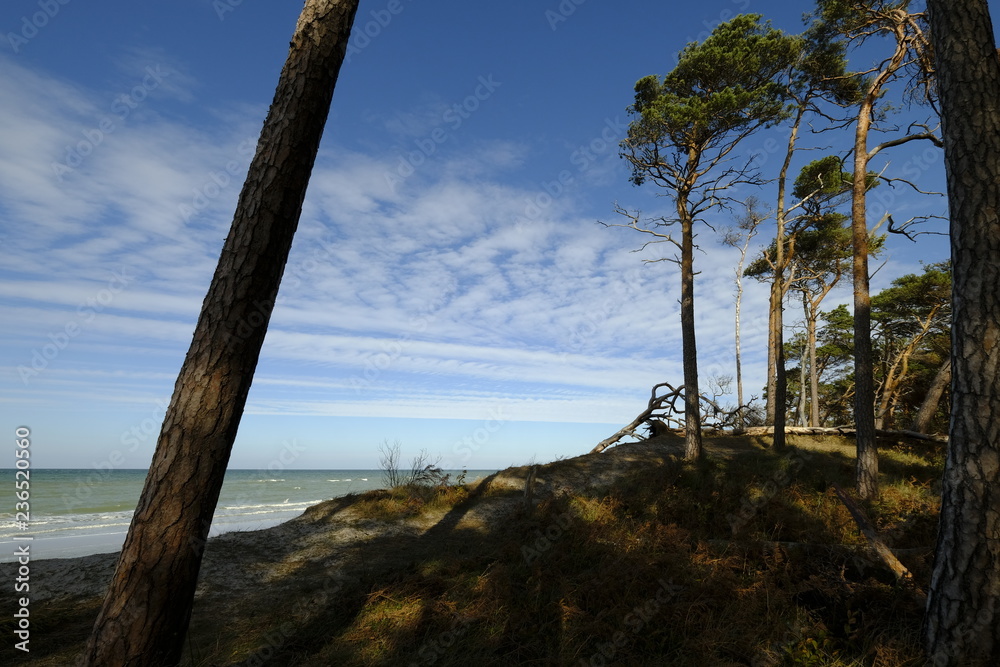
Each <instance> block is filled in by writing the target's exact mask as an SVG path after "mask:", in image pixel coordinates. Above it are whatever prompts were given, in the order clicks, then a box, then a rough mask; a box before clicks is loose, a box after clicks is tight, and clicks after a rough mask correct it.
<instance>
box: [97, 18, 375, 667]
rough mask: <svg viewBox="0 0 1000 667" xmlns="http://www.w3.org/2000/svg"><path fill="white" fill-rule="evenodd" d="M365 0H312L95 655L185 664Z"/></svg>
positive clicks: (146, 665)
mask: <svg viewBox="0 0 1000 667" xmlns="http://www.w3.org/2000/svg"><path fill="white" fill-rule="evenodd" d="M357 5H358V3H357V0H308V2H307V3H306V5H305V7H304V9H303V10H302V14H301V16H300V17H299V20H298V23H297V25H296V29H295V34H294V36H293V37H292V42H291V48H290V51H289V55H288V59H287V61H286V63H285V66H284V68H283V70H282V72H281V77H280V79H279V82H278V86H277V90H276V92H275V95H274V102H273V103H272V105H271V108H270V111H269V112H268V116H267V119H266V121H265V123H264V127H263V130H262V131H261V137H260V141H259V143H258V145H257V152H256V154H255V155H254V158H253V161H252V163H251V166H250V170H249V173H248V174H247V180H246V183H245V184H244V186H243V190H242V192H241V193H240V198H239V202H238V204H237V208H236V213H235V215H234V218H233V224H232V227H231V229H230V232H229V236H228V237H227V238H226V242H225V245H224V246H223V249H222V254H221V257H220V258H219V264H218V267H217V269H216V271H215V275H214V277H213V279H212V284H211V286H210V287H209V290H208V295H207V296H206V297H205V301H204V303H203V305H202V310H201V314H200V316H199V318H198V323H197V326H196V328H195V332H194V337H193V340H192V342H191V347H190V349H189V351H188V354H187V357H186V358H185V360H184V364H183V365H182V367H181V370H180V374H179V375H178V378H177V382H176V384H175V386H174V394H173V397H172V399H171V401H170V406H169V407H168V409H167V414H166V416H165V418H164V421H163V427H162V430H161V431H160V436H159V439H158V441H157V446H156V451H155V453H154V455H153V460H152V463H151V465H150V469H149V474H148V475H147V477H146V482H145V485H144V487H143V490H142V495H141V497H140V499H139V504H138V506H137V508H136V511H135V514H134V516H133V519H132V524H131V526H130V527H129V531H128V536H127V537H126V540H125V545H124V547H123V549H122V553H121V556H120V557H119V559H118V565H117V568H116V570H115V574H114V577H113V579H112V582H111V585H110V588H109V590H108V592H107V594H106V596H105V599H104V605H103V607H102V609H101V611H100V613H99V615H98V618H97V621H96V623H95V625H94V630H93V633H92V634H91V637H90V640H89V641H88V644H87V647H86V651H85V654H84V661H83V664H86V665H90V666H92V667H107V666H108V665H115V666H119V665H135V666H142V667H160V666H168V665H170V666H172V665H176V664H178V663H179V661H180V658H181V650H182V647H183V639H184V636H185V634H186V632H187V627H188V623H189V620H190V616H191V607H192V604H193V600H194V591H195V586H196V584H197V579H198V571H199V569H200V567H201V559H202V554H203V551H204V545H205V541H206V539H207V536H208V531H209V527H210V526H211V523H212V516H213V514H214V511H215V507H216V504H217V502H218V498H219V491H220V489H221V487H222V481H223V477H224V475H225V472H226V466H227V464H228V461H229V455H230V452H231V450H232V445H233V441H234V440H235V438H236V432H237V428H238V427H239V423H240V418H241V416H242V414H243V407H244V405H245V403H246V398H247V393H248V392H249V390H250V384H251V381H252V379H253V374H254V369H255V368H256V365H257V360H258V357H259V354H260V349H261V345H262V344H263V341H264V336H265V333H266V331H267V325H268V321H269V319H270V315H271V311H272V309H273V307H274V301H275V298H276V296H277V293H278V285H279V284H280V282H281V275H282V272H283V271H284V266H285V262H286V260H287V257H288V251H289V249H290V247H291V244H292V237H293V235H294V233H295V228H296V226H297V224H298V219H299V215H300V213H301V210H302V201H303V198H304V197H305V192H306V186H307V185H308V182H309V176H310V173H311V171H312V167H313V162H314V160H315V157H316V152H317V150H318V148H319V143H320V138H321V137H322V134H323V127H324V125H325V123H326V118H327V114H328V112H329V108H330V102H331V99H332V96H333V90H334V86H335V84H336V81H337V75H338V73H339V71H340V66H341V64H342V62H343V60H344V55H345V52H346V47H347V40H348V37H349V35H350V30H351V25H352V23H353V20H354V15H355V12H356V11H357Z"/></svg>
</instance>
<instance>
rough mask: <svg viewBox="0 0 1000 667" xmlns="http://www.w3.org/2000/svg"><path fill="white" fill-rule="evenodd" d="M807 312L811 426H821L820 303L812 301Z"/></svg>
mask: <svg viewBox="0 0 1000 667" xmlns="http://www.w3.org/2000/svg"><path fill="white" fill-rule="evenodd" d="M824 296H825V295H824ZM806 311H807V315H806V344H807V345H808V346H809V394H810V401H809V426H819V425H820V419H819V367H818V365H817V363H816V320H817V319H819V303H818V302H814V301H812V300H811V299H810V302H809V305H808V307H807V309H806Z"/></svg>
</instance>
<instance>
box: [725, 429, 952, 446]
mask: <svg viewBox="0 0 1000 667" xmlns="http://www.w3.org/2000/svg"><path fill="white" fill-rule="evenodd" d="M743 433H744V434H745V435H772V434H773V433H774V429H773V428H772V427H770V426H752V427H750V428H747V429H744V431H743ZM785 433H786V434H790V435H843V436H848V437H854V436H855V435H857V430H856V429H855V428H854V427H853V426H825V427H824V426H787V427H785ZM875 436H876V437H878V438H909V439H911V440H922V441H925V442H939V443H942V444H945V443H947V442H948V436H945V435H928V434H927V433H918V432H916V431H886V430H883V429H876V431H875Z"/></svg>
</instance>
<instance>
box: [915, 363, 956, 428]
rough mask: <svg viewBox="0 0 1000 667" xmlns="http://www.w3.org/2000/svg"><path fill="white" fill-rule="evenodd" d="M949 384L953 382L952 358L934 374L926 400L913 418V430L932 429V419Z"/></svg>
mask: <svg viewBox="0 0 1000 667" xmlns="http://www.w3.org/2000/svg"><path fill="white" fill-rule="evenodd" d="M949 384H951V359H950V358H949V359H948V360H947V361H945V362H944V364H943V365H942V366H941V368H939V369H938V372H937V373H935V374H934V380H932V381H931V386H930V387H928V389H927V395H926V396H924V400H923V402H922V403H921V404H920V408H919V409H918V410H917V414H916V415H915V416H914V418H913V425H912V426H911V427H910V430H911V431H916V432H917V433H927V431H928V430H929V429H930V425H931V420H932V419H934V413H936V412H937V409H938V405H939V404H940V403H941V397H942V396H943V395H944V390H945V389H946V388H947V387H948V385H949Z"/></svg>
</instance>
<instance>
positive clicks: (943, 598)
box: [924, 0, 1000, 667]
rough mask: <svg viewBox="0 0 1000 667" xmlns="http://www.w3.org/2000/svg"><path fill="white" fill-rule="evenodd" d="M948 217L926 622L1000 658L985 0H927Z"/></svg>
mask: <svg viewBox="0 0 1000 667" xmlns="http://www.w3.org/2000/svg"><path fill="white" fill-rule="evenodd" d="M927 6H928V10H929V11H930V17H931V28H932V30H931V32H932V35H933V40H934V51H935V53H936V59H937V74H938V85H939V91H940V96H941V111H942V122H943V130H944V141H945V169H946V173H947V178H948V199H949V205H950V209H951V210H950V215H951V257H952V266H953V271H954V284H953V292H952V307H953V312H952V409H951V437H950V445H949V447H948V456H947V459H946V462H945V473H944V479H943V490H942V503H941V520H940V526H939V529H938V544H937V556H936V559H935V563H934V571H933V574H932V577H931V586H930V591H929V594H928V600H927V615H926V618H925V625H924V632H925V640H926V645H927V648H928V651H929V653H930V658H931V663H932V664H933V665H935V666H945V665H949V666H950V665H962V666H963V667H968V666H977V665H996V664H1000V603H998V600H1000V420H998V419H997V415H1000V291H998V290H997V285H1000V189H998V188H997V183H998V182H1000V63H998V60H997V52H996V48H995V47H996V45H995V43H994V37H993V26H992V23H991V21H990V15H989V9H988V7H987V4H986V1H985V0H952V1H951V2H948V1H946V0H928V2H927Z"/></svg>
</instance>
